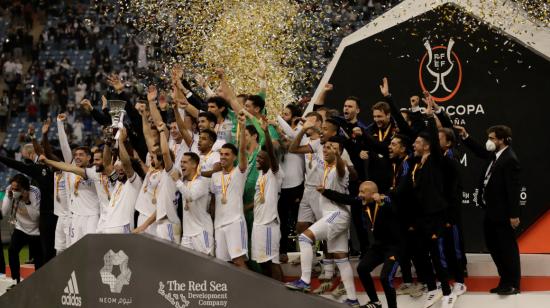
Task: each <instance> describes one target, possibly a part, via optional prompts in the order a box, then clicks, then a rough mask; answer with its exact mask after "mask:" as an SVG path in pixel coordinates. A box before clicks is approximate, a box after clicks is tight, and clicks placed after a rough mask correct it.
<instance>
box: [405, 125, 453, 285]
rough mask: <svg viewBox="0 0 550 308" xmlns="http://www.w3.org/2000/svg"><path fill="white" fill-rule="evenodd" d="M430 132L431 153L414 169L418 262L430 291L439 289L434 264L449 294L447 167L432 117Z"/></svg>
mask: <svg viewBox="0 0 550 308" xmlns="http://www.w3.org/2000/svg"><path fill="white" fill-rule="evenodd" d="M427 131H428V133H429V136H430V144H431V146H430V148H431V153H430V155H429V156H428V157H427V159H426V161H425V162H424V163H421V162H420V161H419V160H420V159H419V160H418V161H417V162H416V164H415V165H414V166H413V169H412V171H411V180H412V183H413V197H414V202H415V207H416V208H415V211H416V227H417V232H418V236H419V239H420V249H419V253H420V255H419V259H418V260H417V261H418V265H419V266H420V267H421V269H420V271H421V272H422V275H423V276H424V277H423V279H424V280H425V282H426V283H427V285H428V289H429V290H430V291H431V290H435V289H436V282H435V276H434V273H433V270H432V269H431V268H432V266H433V268H435V272H436V274H437V278H438V279H439V281H440V282H441V288H442V291H443V294H444V295H449V294H450V293H451V289H450V286H449V282H448V270H447V262H446V258H445V254H444V252H443V250H444V249H443V237H442V236H443V230H444V226H445V224H444V221H445V217H446V214H447V210H448V207H449V204H448V198H447V196H446V194H445V175H444V170H445V169H446V168H447V167H446V161H445V159H444V157H443V154H442V153H441V151H440V147H439V137H438V132H437V128H436V125H435V120H434V119H433V118H428V129H427ZM430 261H431V264H430Z"/></svg>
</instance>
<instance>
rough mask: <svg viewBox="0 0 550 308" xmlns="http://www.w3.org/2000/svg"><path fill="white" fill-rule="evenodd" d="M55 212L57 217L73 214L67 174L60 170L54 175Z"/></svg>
mask: <svg viewBox="0 0 550 308" xmlns="http://www.w3.org/2000/svg"><path fill="white" fill-rule="evenodd" d="M53 183H54V185H53V191H54V194H53V202H54V203H53V213H54V215H55V216H57V217H62V216H65V217H66V216H71V212H70V211H69V199H68V197H67V185H66V183H67V174H66V172H64V171H58V172H56V173H55V175H54V177H53Z"/></svg>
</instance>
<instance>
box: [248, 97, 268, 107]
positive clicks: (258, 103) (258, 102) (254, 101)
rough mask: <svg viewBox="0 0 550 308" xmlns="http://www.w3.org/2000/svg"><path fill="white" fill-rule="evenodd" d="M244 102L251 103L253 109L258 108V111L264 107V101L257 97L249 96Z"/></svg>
mask: <svg viewBox="0 0 550 308" xmlns="http://www.w3.org/2000/svg"><path fill="white" fill-rule="evenodd" d="M246 100H247V101H251V102H252V105H253V106H254V107H258V108H260V111H262V110H263V109H264V107H265V100H264V99H263V98H262V97H261V96H259V95H249V96H247V97H246Z"/></svg>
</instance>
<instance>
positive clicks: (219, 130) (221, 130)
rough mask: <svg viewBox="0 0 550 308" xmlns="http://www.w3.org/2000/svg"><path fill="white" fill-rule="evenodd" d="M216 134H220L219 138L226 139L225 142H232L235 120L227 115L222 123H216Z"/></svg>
mask: <svg viewBox="0 0 550 308" xmlns="http://www.w3.org/2000/svg"><path fill="white" fill-rule="evenodd" d="M214 130H215V131H216V134H217V135H218V138H217V139H218V140H225V142H231V140H234V136H233V135H232V133H233V121H231V119H230V118H229V116H228V117H226V118H225V119H224V121H223V123H222V124H216V126H215V129H214Z"/></svg>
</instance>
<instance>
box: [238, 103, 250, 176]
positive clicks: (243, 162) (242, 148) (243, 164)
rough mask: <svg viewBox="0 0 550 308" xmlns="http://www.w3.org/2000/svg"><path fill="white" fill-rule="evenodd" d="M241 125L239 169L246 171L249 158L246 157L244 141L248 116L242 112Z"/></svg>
mask: <svg viewBox="0 0 550 308" xmlns="http://www.w3.org/2000/svg"><path fill="white" fill-rule="evenodd" d="M239 125H241V128H242V129H241V131H240V136H239V141H240V142H239V169H241V172H243V173H244V172H245V171H246V168H247V167H248V159H247V158H246V142H244V139H245V133H244V132H245V129H244V127H245V125H246V117H245V115H244V113H242V112H241V113H240V114H239Z"/></svg>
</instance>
